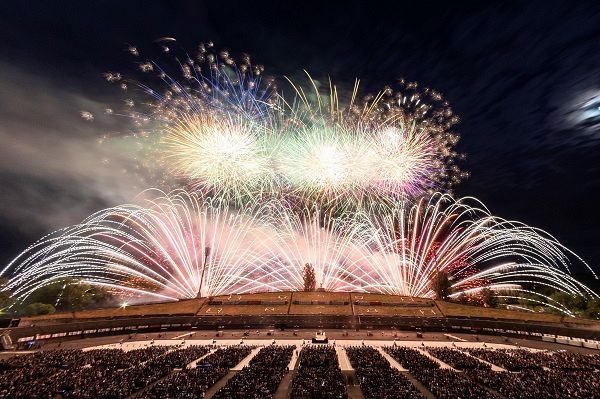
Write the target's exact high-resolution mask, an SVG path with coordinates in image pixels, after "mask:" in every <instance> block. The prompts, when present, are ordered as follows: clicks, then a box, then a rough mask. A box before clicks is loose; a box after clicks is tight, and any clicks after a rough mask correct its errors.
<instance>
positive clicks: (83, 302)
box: [25, 278, 117, 310]
mask: <svg viewBox="0 0 600 399" xmlns="http://www.w3.org/2000/svg"><path fill="white" fill-rule="evenodd" d="M36 302H38V303H47V304H52V305H53V306H55V307H56V308H57V309H59V310H82V309H89V308H97V307H101V306H111V305H115V304H116V302H117V301H116V298H115V296H114V295H113V294H112V293H111V292H109V291H108V290H107V289H106V288H104V287H101V286H96V285H90V284H87V283H84V282H82V281H80V280H76V279H72V278H67V279H62V280H59V281H56V282H54V283H52V284H49V285H47V286H45V287H42V288H40V289H38V290H37V291H35V292H34V293H33V295H31V298H30V299H29V300H28V301H27V303H26V304H25V305H27V304H31V303H36Z"/></svg>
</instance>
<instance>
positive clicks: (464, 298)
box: [456, 292, 469, 305]
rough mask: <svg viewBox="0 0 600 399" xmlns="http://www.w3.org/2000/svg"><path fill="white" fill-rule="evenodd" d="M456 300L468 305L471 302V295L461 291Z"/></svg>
mask: <svg viewBox="0 0 600 399" xmlns="http://www.w3.org/2000/svg"><path fill="white" fill-rule="evenodd" d="M456 300H457V301H458V303H460V304H462V305H468V304H469V296H468V295H467V294H465V293H464V292H461V293H460V294H459V295H458V297H457V298H456Z"/></svg>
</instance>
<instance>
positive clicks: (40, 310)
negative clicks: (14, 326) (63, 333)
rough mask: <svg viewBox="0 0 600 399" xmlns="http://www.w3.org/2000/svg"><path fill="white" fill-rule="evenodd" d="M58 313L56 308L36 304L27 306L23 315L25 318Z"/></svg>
mask: <svg viewBox="0 0 600 399" xmlns="http://www.w3.org/2000/svg"><path fill="white" fill-rule="evenodd" d="M55 311H56V309H54V306H52V305H49V304H47V303H40V302H34V303H30V304H29V305H27V306H25V307H24V308H23V310H22V312H21V313H23V315H25V316H37V315H42V314H52V313H54V312H55Z"/></svg>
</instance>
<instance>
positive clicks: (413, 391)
mask: <svg viewBox="0 0 600 399" xmlns="http://www.w3.org/2000/svg"><path fill="white" fill-rule="evenodd" d="M346 354H347V355H348V359H349V360H350V364H351V365H352V368H353V369H354V370H356V378H357V379H358V383H359V385H360V389H361V391H362V392H363V395H364V397H365V399H425V397H424V396H423V394H422V393H421V392H419V390H417V388H415V386H414V385H413V384H412V383H411V382H410V381H409V380H408V378H407V377H406V376H405V375H403V374H402V373H401V372H400V371H398V370H396V369H394V368H392V367H391V366H390V363H389V362H388V361H387V360H386V359H385V358H384V357H383V356H382V355H381V353H379V351H378V350H377V349H374V348H372V347H370V346H350V347H346Z"/></svg>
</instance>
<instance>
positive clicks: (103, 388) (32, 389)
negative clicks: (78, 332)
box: [0, 346, 168, 399]
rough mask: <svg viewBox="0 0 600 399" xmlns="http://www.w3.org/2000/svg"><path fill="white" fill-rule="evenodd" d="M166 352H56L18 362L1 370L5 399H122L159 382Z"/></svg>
mask: <svg viewBox="0 0 600 399" xmlns="http://www.w3.org/2000/svg"><path fill="white" fill-rule="evenodd" d="M167 350H168V349H167V348H166V347H160V346H156V347H148V348H143V349H138V350H133V351H129V352H124V351H122V350H120V349H103V350H93V351H87V352H84V351H81V350H54V351H44V352H38V353H35V354H30V355H24V356H18V357H13V358H11V359H9V360H7V361H4V362H2V365H1V367H0V370H1V371H0V398H1V399H8V398H46V397H54V396H56V395H57V394H60V395H61V396H62V397H63V398H65V399H67V398H100V399H102V398H121V397H125V396H127V395H129V394H131V393H133V392H135V391H136V390H137V389H141V388H143V387H145V386H146V385H147V384H148V381H151V380H152V379H156V378H159V377H160V374H161V373H163V372H164V369H162V368H160V366H159V364H157V363H155V361H156V360H157V359H159V358H160V357H161V356H164V354H165V353H166V352H167Z"/></svg>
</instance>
